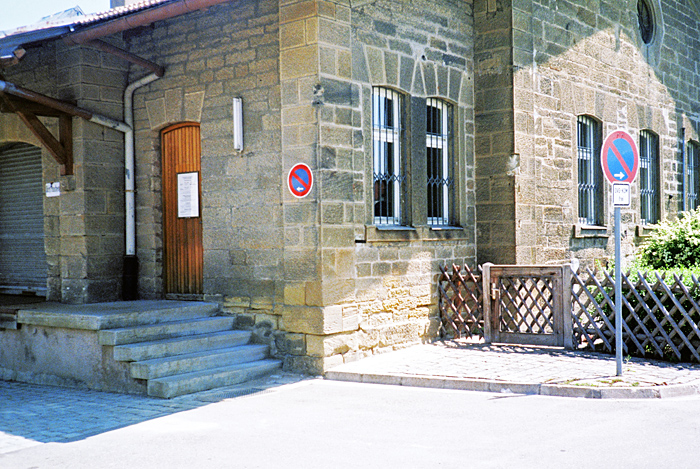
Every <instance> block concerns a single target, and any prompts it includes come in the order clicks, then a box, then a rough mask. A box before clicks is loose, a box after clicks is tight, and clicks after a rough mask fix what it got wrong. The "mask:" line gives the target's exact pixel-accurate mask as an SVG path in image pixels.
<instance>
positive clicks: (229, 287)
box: [126, 0, 284, 325]
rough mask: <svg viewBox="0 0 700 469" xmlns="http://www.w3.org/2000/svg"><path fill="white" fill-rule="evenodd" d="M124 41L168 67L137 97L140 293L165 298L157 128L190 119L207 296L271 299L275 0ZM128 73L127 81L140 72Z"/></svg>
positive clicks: (214, 11)
mask: <svg viewBox="0 0 700 469" xmlns="http://www.w3.org/2000/svg"><path fill="white" fill-rule="evenodd" d="M126 41H127V42H128V43H129V44H130V47H131V48H130V50H131V51H132V52H133V53H135V54H137V55H140V56H142V57H145V58H148V59H150V60H152V61H154V62H156V63H158V64H160V65H162V66H164V67H165V70H166V73H165V76H164V77H163V78H161V79H159V80H157V81H155V82H153V83H151V84H150V85H147V86H146V87H144V88H142V89H140V90H137V91H136V94H135V99H134V112H135V114H134V116H135V127H136V155H137V156H136V162H137V167H136V189H137V236H138V239H137V252H138V256H139V260H140V264H141V272H140V280H139V290H140V293H141V296H142V297H147V298H148V297H150V298H158V297H161V295H162V294H163V285H162V269H163V264H162V263H163V245H162V200H161V190H160V189H161V166H160V131H161V130H162V129H164V128H166V127H167V126H168V125H171V124H174V123H178V122H183V121H194V122H200V123H201V135H202V191H203V194H202V223H203V237H204V293H205V294H216V295H223V296H224V300H225V304H226V306H227V307H231V308H238V307H239V306H238V305H239V304H243V303H245V302H248V303H250V301H253V302H254V303H264V304H273V303H275V302H278V301H279V300H280V299H281V295H282V288H281V286H280V283H279V282H280V280H281V271H282V259H283V256H282V243H283V229H282V212H281V208H280V206H281V191H282V187H281V186H282V184H283V180H284V177H283V176H282V167H281V161H280V91H279V70H278V54H279V45H278V2H276V1H274V0H260V1H254V2H248V1H235V2H230V3H226V4H222V5H219V6H216V7H212V8H209V9H207V10H202V11H198V12H194V13H190V14H188V15H183V16H181V17H178V18H174V19H172V20H167V21H163V22H159V23H156V24H155V25H154V27H153V28H145V29H143V30H140V31H134V32H133V33H131V34H127V35H126ZM131 70H132V71H131V77H130V79H131V80H134V79H137V78H139V77H141V76H143V75H145V74H146V72H144V71H143V69H139V68H137V67H133V66H132V69H131ZM236 96H239V97H242V98H243V115H244V149H243V151H242V152H238V151H235V150H234V148H233V137H232V131H233V123H232V122H233V121H232V113H233V111H232V98H233V97H236ZM251 298H252V300H251ZM269 309H270V308H265V310H266V311H268V310H269ZM274 322H275V323H276V319H275V320H274ZM275 325H276V324H275Z"/></svg>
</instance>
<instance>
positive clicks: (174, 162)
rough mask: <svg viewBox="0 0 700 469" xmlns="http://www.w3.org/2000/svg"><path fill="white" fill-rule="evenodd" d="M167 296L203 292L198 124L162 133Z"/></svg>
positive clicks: (167, 129) (189, 124)
mask: <svg viewBox="0 0 700 469" xmlns="http://www.w3.org/2000/svg"><path fill="white" fill-rule="evenodd" d="M161 151H162V167H163V239H164V241H163V249H164V279H163V280H164V282H165V292H166V293H181V294H198V293H202V277H203V271H202V267H203V264H204V254H203V249H202V213H201V194H202V183H201V178H200V172H201V171H200V170H201V155H202V150H201V141H200V133H199V124H196V123H190V122H188V123H183V124H176V125H173V126H170V127H168V128H166V129H165V130H163V132H162V133H161Z"/></svg>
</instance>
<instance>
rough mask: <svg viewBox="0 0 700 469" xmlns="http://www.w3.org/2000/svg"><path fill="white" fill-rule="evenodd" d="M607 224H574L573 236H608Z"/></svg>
mask: <svg viewBox="0 0 700 469" xmlns="http://www.w3.org/2000/svg"><path fill="white" fill-rule="evenodd" d="M609 236H610V233H608V227H607V226H592V225H580V224H578V223H577V224H576V225H574V238H579V239H581V238H608V237H609Z"/></svg>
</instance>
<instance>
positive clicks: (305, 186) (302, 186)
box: [287, 163, 314, 199]
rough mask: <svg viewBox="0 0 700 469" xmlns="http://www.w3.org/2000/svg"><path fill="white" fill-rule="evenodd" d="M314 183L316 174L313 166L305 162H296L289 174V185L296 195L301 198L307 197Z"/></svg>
mask: <svg viewBox="0 0 700 469" xmlns="http://www.w3.org/2000/svg"><path fill="white" fill-rule="evenodd" d="M313 185H314V176H313V173H312V172H311V168H309V167H308V165H306V164H304V163H297V164H295V165H294V166H293V167H292V169H290V170H289V174H288V175H287V187H289V191H290V192H291V193H292V195H293V196H294V197H297V198H299V199H301V198H303V197H306V196H307V195H309V192H311V188H312V187H313Z"/></svg>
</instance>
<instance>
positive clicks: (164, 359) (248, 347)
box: [133, 344, 268, 366]
mask: <svg viewBox="0 0 700 469" xmlns="http://www.w3.org/2000/svg"><path fill="white" fill-rule="evenodd" d="M267 347H268V345H263V344H244V345H236V346H234V347H224V348H219V349H213V350H202V351H199V352H189V353H183V354H180V355H171V356H168V357H160V358H150V359H147V360H138V361H135V362H133V363H134V364H138V365H146V366H148V365H160V364H163V363H169V362H172V361H178V360H187V359H195V358H200V357H206V356H211V355H225V354H229V353H236V352H243V351H246V350H262V349H265V348H267Z"/></svg>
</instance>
